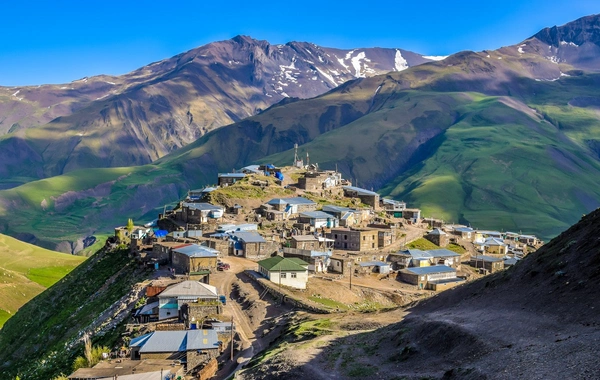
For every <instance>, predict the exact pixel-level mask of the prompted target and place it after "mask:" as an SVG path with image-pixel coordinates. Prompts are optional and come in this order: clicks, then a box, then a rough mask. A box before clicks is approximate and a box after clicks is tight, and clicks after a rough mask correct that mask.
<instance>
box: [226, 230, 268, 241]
mask: <svg viewBox="0 0 600 380" xmlns="http://www.w3.org/2000/svg"><path fill="white" fill-rule="evenodd" d="M231 237H232V238H234V239H236V240H241V241H243V242H244V243H265V242H266V240H265V238H263V237H262V236H260V234H259V233H258V232H250V231H236V232H234V233H232V234H231Z"/></svg>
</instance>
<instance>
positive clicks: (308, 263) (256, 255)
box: [68, 157, 543, 380]
mask: <svg viewBox="0 0 600 380" xmlns="http://www.w3.org/2000/svg"><path fill="white" fill-rule="evenodd" d="M542 244H543V242H542V241H540V240H538V239H537V238H536V237H535V236H530V235H523V234H520V233H513V232H499V231H489V230H477V229H474V228H472V227H470V226H465V225H458V224H449V223H445V222H444V221H442V220H437V219H433V218H425V217H423V215H422V213H421V210H419V209H416V208H409V207H408V205H407V204H406V203H405V202H401V201H396V200H392V199H386V198H381V197H380V195H379V194H378V193H376V192H374V191H372V190H368V189H363V188H359V187H356V186H353V185H352V183H351V182H350V181H348V180H346V179H344V178H342V175H341V174H340V173H339V172H337V170H321V169H320V168H319V166H318V164H310V165H304V163H303V162H302V161H301V160H298V159H297V157H296V160H295V165H294V166H292V167H285V168H278V167H275V166H274V165H270V164H267V165H252V166H247V167H244V168H242V169H240V170H236V171H235V172H232V173H221V174H219V175H218V179H217V184H216V185H215V186H210V187H205V188H203V189H199V190H190V191H189V192H188V194H187V196H186V197H185V199H184V200H182V201H181V202H179V203H178V204H177V206H176V207H175V208H174V209H172V210H167V209H166V207H165V210H164V212H162V213H161V214H159V216H158V218H157V220H155V221H154V222H152V223H148V224H146V225H144V226H135V225H134V224H133V223H132V222H131V221H130V223H128V225H127V226H122V227H118V228H116V229H115V234H114V237H111V238H110V239H109V240H108V241H107V246H108V248H119V247H127V248H128V252H130V255H133V256H134V257H136V258H137V260H138V262H139V265H141V266H146V267H148V268H149V269H150V270H152V272H153V277H152V278H151V279H150V280H148V281H147V282H146V283H144V284H143V286H144V287H145V292H144V293H145V295H144V296H143V297H142V298H140V299H139V300H138V302H137V304H136V308H135V310H133V314H132V321H131V323H130V324H129V325H128V326H129V327H131V329H130V334H129V335H128V336H127V337H126V338H125V341H126V342H127V344H124V345H123V347H122V348H121V350H119V351H118V352H113V353H111V355H110V356H109V355H106V360H103V361H101V362H100V363H99V364H97V365H96V366H94V367H93V368H79V369H77V370H76V371H75V372H73V373H72V374H71V375H70V376H68V378H69V379H72V380H89V379H116V378H119V379H131V380H133V379H149V378H154V377H152V376H157V377H156V378H158V375H160V378H161V379H183V378H198V379H209V378H211V377H213V376H215V375H218V377H219V378H225V377H226V376H229V375H230V374H232V373H234V372H235V370H237V369H240V368H241V367H242V366H243V365H244V364H246V363H247V362H248V360H249V359H250V357H251V356H252V355H251V354H250V353H252V352H255V351H259V350H260V349H263V348H265V347H266V346H267V345H268V344H269V343H270V342H271V341H272V340H273V339H274V338H273V336H276V335H277V333H278V332H279V333H280V332H281V329H282V328H283V326H284V325H285V318H286V315H287V314H289V312H290V311H292V310H304V311H307V312H310V313H317V314H330V313H344V312H347V311H357V312H363V313H364V312H372V311H377V310H387V309H393V308H397V307H399V306H404V305H407V304H409V303H411V302H413V301H415V300H418V299H421V298H424V297H429V296H431V295H433V294H435V293H436V292H440V291H443V290H446V289H449V288H452V287H455V286H457V285H460V284H463V283H465V282H466V281H469V280H472V279H475V278H479V277H481V276H484V275H486V274H489V273H494V272H497V271H501V270H503V269H504V268H507V267H509V266H512V265H515V264H516V263H518V261H519V260H520V259H522V258H523V257H524V256H525V255H527V254H528V253H530V252H532V251H533V250H536V249H537V248H539V247H540V246H541V245H542ZM252 293H254V295H253V296H252ZM267 297H268V298H269V299H271V300H272V302H271V303H268V302H265V299H266V298H267Z"/></svg>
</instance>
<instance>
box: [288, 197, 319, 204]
mask: <svg viewBox="0 0 600 380" xmlns="http://www.w3.org/2000/svg"><path fill="white" fill-rule="evenodd" d="M283 200H284V201H286V202H287V204H289V205H312V204H315V202H313V201H311V200H310V199H306V198H303V197H293V198H283Z"/></svg>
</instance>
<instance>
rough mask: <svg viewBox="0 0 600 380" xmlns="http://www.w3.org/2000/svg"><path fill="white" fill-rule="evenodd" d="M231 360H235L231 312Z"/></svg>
mask: <svg viewBox="0 0 600 380" xmlns="http://www.w3.org/2000/svg"><path fill="white" fill-rule="evenodd" d="M232 308H233V306H232ZM231 360H232V361H233V314H231Z"/></svg>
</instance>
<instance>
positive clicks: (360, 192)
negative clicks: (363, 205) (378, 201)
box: [343, 186, 379, 195]
mask: <svg viewBox="0 0 600 380" xmlns="http://www.w3.org/2000/svg"><path fill="white" fill-rule="evenodd" d="M343 189H344V190H350V191H355V192H356V193H357V194H358V195H379V194H377V193H376V192H374V191H371V190H367V189H361V188H360V187H356V186H344V187H343Z"/></svg>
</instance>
